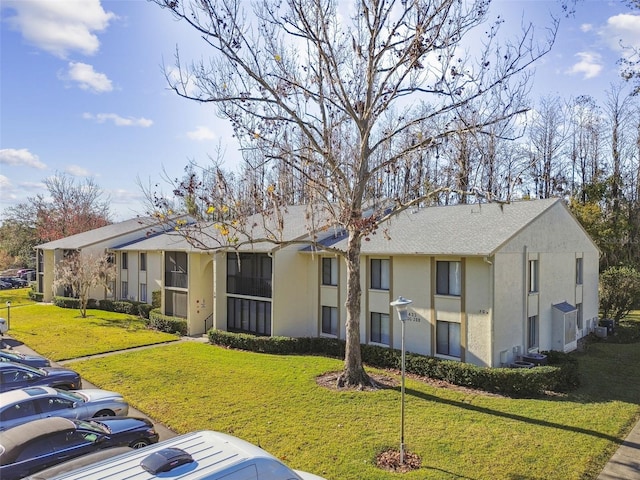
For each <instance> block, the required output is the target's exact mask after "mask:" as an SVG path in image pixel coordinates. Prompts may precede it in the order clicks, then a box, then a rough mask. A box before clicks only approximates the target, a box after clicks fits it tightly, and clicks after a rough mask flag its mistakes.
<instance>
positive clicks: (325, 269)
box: [321, 257, 338, 287]
mask: <svg viewBox="0 0 640 480" xmlns="http://www.w3.org/2000/svg"><path fill="white" fill-rule="evenodd" d="M321 266H322V285H323V286H328V287H337V286H338V258H337V257H322V264H321Z"/></svg>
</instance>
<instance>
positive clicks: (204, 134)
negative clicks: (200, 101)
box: [187, 126, 216, 141]
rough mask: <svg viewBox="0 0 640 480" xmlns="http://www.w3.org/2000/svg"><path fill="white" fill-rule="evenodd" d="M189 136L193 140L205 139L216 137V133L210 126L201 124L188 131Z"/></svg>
mask: <svg viewBox="0 0 640 480" xmlns="http://www.w3.org/2000/svg"><path fill="white" fill-rule="evenodd" d="M187 137H189V138H190V139H191V140H197V141H204V140H213V139H214V138H216V135H215V133H213V131H212V130H211V129H210V128H208V127H203V126H199V127H196V129H195V130H193V131H191V132H187Z"/></svg>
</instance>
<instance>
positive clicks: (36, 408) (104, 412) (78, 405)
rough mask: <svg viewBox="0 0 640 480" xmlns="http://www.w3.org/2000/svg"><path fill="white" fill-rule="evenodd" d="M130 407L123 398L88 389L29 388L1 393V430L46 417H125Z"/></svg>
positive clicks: (115, 394) (112, 393)
mask: <svg viewBox="0 0 640 480" xmlns="http://www.w3.org/2000/svg"><path fill="white" fill-rule="evenodd" d="M127 413H129V404H128V403H127V402H125V400H124V398H122V395H120V394H119V393H115V392H109V391H107V390H99V389H95V388H89V389H84V390H75V391H65V390H59V389H56V388H51V387H30V388H21V389H19V390H11V391H9V392H4V393H0V430H5V429H7V428H11V427H13V426H15V425H20V424H22V423H26V422H29V421H31V420H37V419H39V418H47V417H53V416H55V417H65V418H76V419H86V418H92V417H109V416H118V417H124V416H126V415H127Z"/></svg>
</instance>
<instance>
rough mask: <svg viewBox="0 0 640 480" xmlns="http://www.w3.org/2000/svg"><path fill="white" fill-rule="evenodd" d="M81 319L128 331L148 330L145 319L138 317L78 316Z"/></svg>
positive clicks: (93, 323) (95, 324)
mask: <svg viewBox="0 0 640 480" xmlns="http://www.w3.org/2000/svg"><path fill="white" fill-rule="evenodd" d="M76 318H77V319H79V320H87V321H89V322H90V323H91V324H92V325H94V326H97V327H107V328H119V329H122V330H127V331H137V330H148V329H147V326H146V325H145V323H144V321H143V320H142V319H140V318H137V317H132V318H105V317H101V316H98V315H87V316H86V317H84V318H82V317H76Z"/></svg>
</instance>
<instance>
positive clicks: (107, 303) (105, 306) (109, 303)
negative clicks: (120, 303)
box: [98, 299, 113, 312]
mask: <svg viewBox="0 0 640 480" xmlns="http://www.w3.org/2000/svg"><path fill="white" fill-rule="evenodd" d="M98 308H99V309H100V310H106V311H107V312H113V300H109V299H104V300H98Z"/></svg>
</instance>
